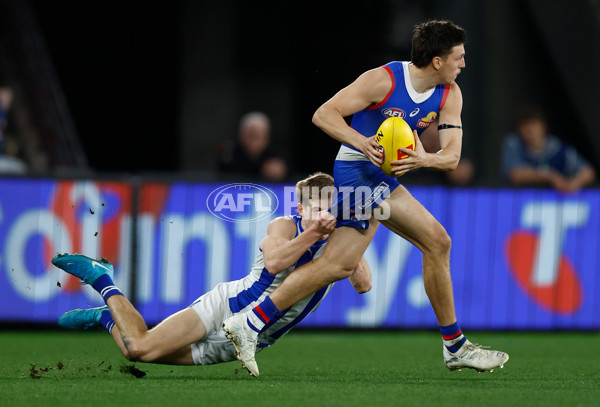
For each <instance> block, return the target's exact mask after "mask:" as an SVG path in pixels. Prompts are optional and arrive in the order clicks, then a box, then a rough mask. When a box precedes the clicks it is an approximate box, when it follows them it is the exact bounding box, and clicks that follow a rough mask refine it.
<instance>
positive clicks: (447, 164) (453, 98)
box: [391, 83, 462, 176]
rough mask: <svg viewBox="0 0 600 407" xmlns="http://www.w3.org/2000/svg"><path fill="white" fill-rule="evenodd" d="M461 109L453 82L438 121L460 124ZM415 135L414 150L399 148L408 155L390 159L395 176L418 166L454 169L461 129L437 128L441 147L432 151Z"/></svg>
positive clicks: (460, 144) (457, 160)
mask: <svg viewBox="0 0 600 407" xmlns="http://www.w3.org/2000/svg"><path fill="white" fill-rule="evenodd" d="M461 111H462V94H461V92H460V88H459V87H458V85H457V84H456V83H455V84H453V85H451V87H450V92H448V97H447V99H446V104H445V105H444V108H443V109H442V110H441V111H440V116H439V121H438V122H439V123H440V124H451V125H454V126H462V121H461V119H460V113H461ZM413 133H414V135H415V151H412V150H408V149H406V148H401V149H400V150H401V151H402V152H404V153H405V154H407V155H408V156H409V157H407V158H404V159H402V160H398V161H392V163H391V164H392V166H394V168H393V169H392V171H393V173H394V174H395V175H396V176H400V175H403V174H405V173H406V172H408V171H411V170H414V169H417V168H420V167H430V168H435V169H438V170H441V171H450V170H454V169H456V167H457V165H458V162H459V161H460V151H461V149H462V129H458V128H451V129H444V130H439V131H438V134H439V139H440V147H441V149H440V150H439V151H437V152H434V153H428V152H426V151H425V148H424V147H423V145H422V144H421V140H420V139H419V137H418V136H417V132H416V131H414V132H413Z"/></svg>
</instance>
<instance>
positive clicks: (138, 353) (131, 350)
mask: <svg viewBox="0 0 600 407" xmlns="http://www.w3.org/2000/svg"><path fill="white" fill-rule="evenodd" d="M125 347H126V348H127V354H126V355H124V356H125V357H126V358H127V360H129V361H131V362H152V361H153V360H155V359H156V357H155V356H152V350H151V349H149V348H148V347H146V346H144V345H143V344H142V341H139V340H129V341H127V342H126V343H125Z"/></svg>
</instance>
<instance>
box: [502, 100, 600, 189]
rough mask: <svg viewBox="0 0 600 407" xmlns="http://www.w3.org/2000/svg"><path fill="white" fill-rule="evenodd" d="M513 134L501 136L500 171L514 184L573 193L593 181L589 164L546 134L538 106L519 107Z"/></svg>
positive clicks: (570, 148) (543, 117)
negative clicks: (502, 139) (502, 142)
mask: <svg viewBox="0 0 600 407" xmlns="http://www.w3.org/2000/svg"><path fill="white" fill-rule="evenodd" d="M516 128H517V133H509V134H507V135H506V136H505V139H504V145H503V149H502V173H503V175H504V176H505V177H507V178H508V179H509V180H510V182H511V183H513V184H515V185H534V184H538V185H549V186H551V187H552V188H554V189H556V190H559V191H562V192H575V191H578V190H580V189H581V188H583V187H585V186H587V185H589V184H591V183H592V182H594V180H595V178H596V173H595V171H594V169H593V168H592V166H591V165H590V164H589V163H588V162H587V161H586V160H585V159H584V158H583V157H582V156H581V155H580V154H579V153H578V152H577V151H576V150H575V148H573V147H572V146H570V145H568V144H566V143H563V142H562V141H561V140H559V139H558V138H557V137H556V136H554V135H552V134H549V133H548V131H547V130H548V128H547V123H546V118H545V116H544V114H543V112H542V111H541V109H539V108H538V107H535V106H530V107H527V108H524V109H522V110H521V111H520V112H519V113H518V114H517V118H516Z"/></svg>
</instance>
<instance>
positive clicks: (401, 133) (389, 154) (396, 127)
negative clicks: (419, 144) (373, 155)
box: [375, 117, 415, 176]
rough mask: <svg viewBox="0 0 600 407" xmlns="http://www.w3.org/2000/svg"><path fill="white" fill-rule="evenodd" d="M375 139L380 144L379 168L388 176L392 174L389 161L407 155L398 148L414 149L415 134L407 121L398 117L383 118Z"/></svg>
mask: <svg viewBox="0 0 600 407" xmlns="http://www.w3.org/2000/svg"><path fill="white" fill-rule="evenodd" d="M375 141H377V142H378V143H379V145H380V146H381V148H380V149H379V151H381V153H382V154H383V164H381V170H382V171H383V172H385V173H386V174H387V175H390V176H393V174H392V165H391V162H392V161H396V160H401V159H403V158H406V157H408V155H406V154H404V153H403V152H402V151H400V150H399V148H400V147H403V148H408V149H409V150H413V151H414V150H415V136H414V135H413V132H412V130H411V128H410V126H409V125H408V123H406V122H405V121H404V120H403V119H401V118H399V117H390V118H388V119H385V121H384V122H383V123H381V126H379V129H378V130H377V135H376V137H375Z"/></svg>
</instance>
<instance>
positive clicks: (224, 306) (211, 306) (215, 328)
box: [191, 279, 263, 365]
mask: <svg viewBox="0 0 600 407" xmlns="http://www.w3.org/2000/svg"><path fill="white" fill-rule="evenodd" d="M246 285H248V286H249V285H250V284H249V282H248V281H247V280H245V279H242V280H237V281H230V282H227V283H220V284H217V286H215V288H213V289H212V290H210V291H209V292H207V293H206V294H204V295H202V296H201V297H200V298H198V299H197V300H196V301H194V303H193V304H192V305H191V308H192V309H193V310H194V311H196V313H197V314H198V316H199V317H200V319H201V320H202V322H203V323H204V326H205V327H206V332H207V335H206V336H205V337H204V338H202V339H201V340H199V341H197V342H194V343H192V345H191V348H192V358H193V359H194V364H196V365H212V364H215V363H222V362H231V361H232V360H236V357H235V348H234V346H233V344H232V343H231V341H230V340H229V339H227V337H226V336H225V332H224V331H223V329H222V328H221V325H222V324H223V321H225V320H226V319H227V318H229V317H231V316H233V315H234V314H233V313H232V312H231V309H230V308H229V298H231V297H235V296H236V295H237V294H239V293H240V292H241V291H243V290H245V289H246V288H248V287H247V286H246ZM242 311H244V310H242ZM262 349H263V348H262V347H260V346H259V347H257V349H256V351H257V353H258V352H259V351H260V350H262Z"/></svg>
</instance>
